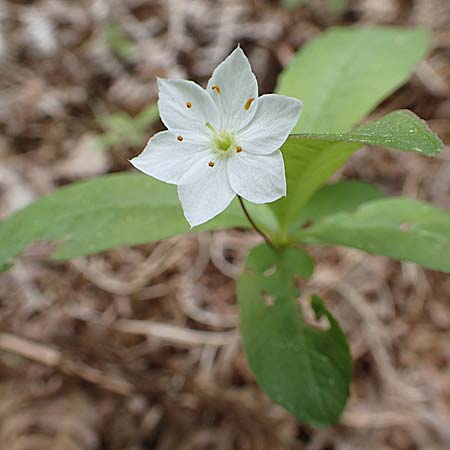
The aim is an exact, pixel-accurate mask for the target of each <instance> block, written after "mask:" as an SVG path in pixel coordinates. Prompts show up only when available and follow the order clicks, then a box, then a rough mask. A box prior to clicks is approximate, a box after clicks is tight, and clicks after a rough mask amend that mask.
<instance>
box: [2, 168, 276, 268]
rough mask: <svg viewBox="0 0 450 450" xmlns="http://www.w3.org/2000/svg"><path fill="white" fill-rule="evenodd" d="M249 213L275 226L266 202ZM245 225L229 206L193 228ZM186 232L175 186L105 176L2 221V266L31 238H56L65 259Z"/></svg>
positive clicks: (57, 255) (59, 256)
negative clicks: (214, 217)
mask: <svg viewBox="0 0 450 450" xmlns="http://www.w3.org/2000/svg"><path fill="white" fill-rule="evenodd" d="M250 207H251V206H250ZM252 214H253V215H254V216H255V217H256V220H257V221H259V222H260V224H261V225H262V226H263V227H264V226H265V225H266V226H275V225H274V223H275V222H274V219H273V214H272V213H271V211H270V209H269V208H268V207H267V206H266V205H259V206H256V207H254V208H253V210H252ZM248 226H249V223H248V221H247V219H246V218H245V216H244V215H243V214H242V212H241V210H240V208H239V205H237V204H233V205H231V206H230V208H228V209H227V210H226V211H225V212H224V213H223V214H221V215H220V216H218V217H217V218H216V219H215V220H213V221H210V222H208V223H207V224H205V225H204V226H201V227H198V228H196V229H195V231H201V230H214V229H220V228H230V227H248ZM187 232H189V226H188V224H187V223H186V219H185V218H184V217H183V213H182V210H181V206H180V202H179V201H178V198H177V193H176V188H175V186H173V185H169V184H165V183H162V182H160V181H157V180H155V179H152V178H150V177H146V176H144V175H136V174H129V173H128V174H115V175H107V176H104V177H100V178H97V179H94V180H91V181H87V182H80V183H74V184H72V185H70V186H68V187H64V188H62V189H59V190H58V191H56V192H54V193H53V194H51V195H49V196H48V197H45V198H42V199H40V200H38V201H36V202H35V203H33V204H31V205H30V206H28V207H26V208H24V209H23V210H21V211H18V212H17V213H15V214H14V215H12V216H11V217H10V218H8V219H7V220H5V221H3V222H2V223H0V267H2V266H3V268H7V267H8V265H7V264H5V263H7V262H8V261H9V260H10V259H11V258H12V257H14V256H16V255H17V254H18V253H20V252H21V251H22V250H23V248H24V247H26V246H27V245H28V244H29V243H31V242H32V241H34V240H56V241H57V242H59V246H58V248H57V249H56V252H55V253H54V255H53V256H54V257H55V258H57V259H67V258H73V257H76V256H82V255H87V254H92V253H96V252H99V251H101V250H106V249H108V248H112V247H117V246H122V245H134V244H142V243H146V242H153V241H157V240H160V239H164V238H167V237H170V236H174V235H176V234H181V233H187Z"/></svg>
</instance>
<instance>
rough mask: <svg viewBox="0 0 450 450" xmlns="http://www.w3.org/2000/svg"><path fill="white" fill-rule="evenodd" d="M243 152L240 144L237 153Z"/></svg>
mask: <svg viewBox="0 0 450 450" xmlns="http://www.w3.org/2000/svg"><path fill="white" fill-rule="evenodd" d="M241 152H242V147H241V146H240V145H238V146H237V147H236V153H241Z"/></svg>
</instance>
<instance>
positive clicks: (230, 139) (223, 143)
mask: <svg viewBox="0 0 450 450" xmlns="http://www.w3.org/2000/svg"><path fill="white" fill-rule="evenodd" d="M213 146H214V148H215V149H216V150H221V151H223V152H227V151H229V150H230V149H231V148H232V147H235V140H234V136H233V135H232V134H231V133H230V132H229V131H221V132H219V133H217V134H216V135H215V136H214V137H213Z"/></svg>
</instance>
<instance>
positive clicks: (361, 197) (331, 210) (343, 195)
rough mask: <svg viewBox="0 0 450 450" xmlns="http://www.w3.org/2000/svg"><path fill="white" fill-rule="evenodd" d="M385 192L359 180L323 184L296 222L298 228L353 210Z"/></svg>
mask: <svg viewBox="0 0 450 450" xmlns="http://www.w3.org/2000/svg"><path fill="white" fill-rule="evenodd" d="M383 197H384V194H383V193H382V192H381V191H379V190H378V189H377V188H376V187H374V186H372V185H371V184H368V183H365V182H364V181H358V180H341V181H338V182H337V183H331V184H326V185H325V186H322V187H321V188H320V189H319V190H318V191H317V192H316V193H315V194H314V195H313V196H312V197H311V199H310V200H309V202H308V203H307V204H306V205H305V207H304V208H303V209H302V211H301V212H300V214H299V216H298V221H297V223H296V224H295V226H296V227H297V228H299V227H300V226H302V225H306V224H308V223H310V224H311V223H316V222H318V221H320V220H322V219H324V218H325V217H327V216H330V215H332V214H336V213H340V212H352V211H354V210H355V209H356V208H358V206H361V205H362V204H364V203H367V202H370V201H372V200H378V199H381V198H383Z"/></svg>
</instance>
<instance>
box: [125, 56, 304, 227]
mask: <svg viewBox="0 0 450 450" xmlns="http://www.w3.org/2000/svg"><path fill="white" fill-rule="evenodd" d="M158 88H159V102H158V107H159V113H160V115H161V120H162V121H163V123H164V124H165V125H166V127H167V128H168V130H167V131H162V132H160V133H157V134H155V135H154V136H153V137H152V138H151V139H150V141H149V142H148V144H147V146H146V148H145V149H144V151H143V152H142V153H141V154H140V155H139V156H138V157H136V158H134V159H132V160H131V163H132V164H133V165H134V166H135V167H136V168H137V169H139V170H141V171H142V172H144V173H146V174H148V175H151V176H153V177H155V178H157V179H159V180H162V181H165V182H166V183H173V184H176V185H178V197H179V199H180V201H181V204H182V206H183V211H184V215H185V217H186V219H187V220H188V222H189V224H190V225H191V226H196V225H199V224H201V223H203V222H206V221H208V220H210V219H212V218H213V217H214V216H216V215H217V214H219V213H220V212H222V211H223V210H224V209H225V208H227V206H228V205H229V204H230V202H231V200H233V198H234V197H235V196H236V194H237V195H240V196H241V197H243V198H245V199H247V200H249V201H251V202H254V203H268V202H273V201H274V200H277V199H278V198H280V197H282V196H284V195H286V178H285V174H284V163H283V157H282V155H281V152H280V150H279V148H280V146H281V145H282V144H283V143H284V141H285V140H286V139H287V137H288V135H289V132H290V131H291V130H292V128H293V127H294V126H295V125H296V123H297V120H298V118H299V116H300V112H301V108H302V103H301V102H300V101H299V100H296V99H294V98H290V97H285V96H282V95H275V94H269V95H262V96H261V97H259V98H258V85H257V82H256V78H255V75H254V74H253V72H252V70H251V67H250V63H249V61H248V59H247V58H246V56H245V54H244V52H243V51H242V50H241V48H240V47H238V48H236V50H234V51H233V53H231V55H229V56H228V57H227V58H226V59H225V61H223V62H222V63H221V64H219V66H218V67H217V68H216V69H215V70H214V73H213V74H212V77H211V79H210V80H209V82H208V86H207V88H206V90H205V89H203V88H201V87H200V86H198V85H197V84H195V83H194V82H192V81H185V80H163V79H158Z"/></svg>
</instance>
